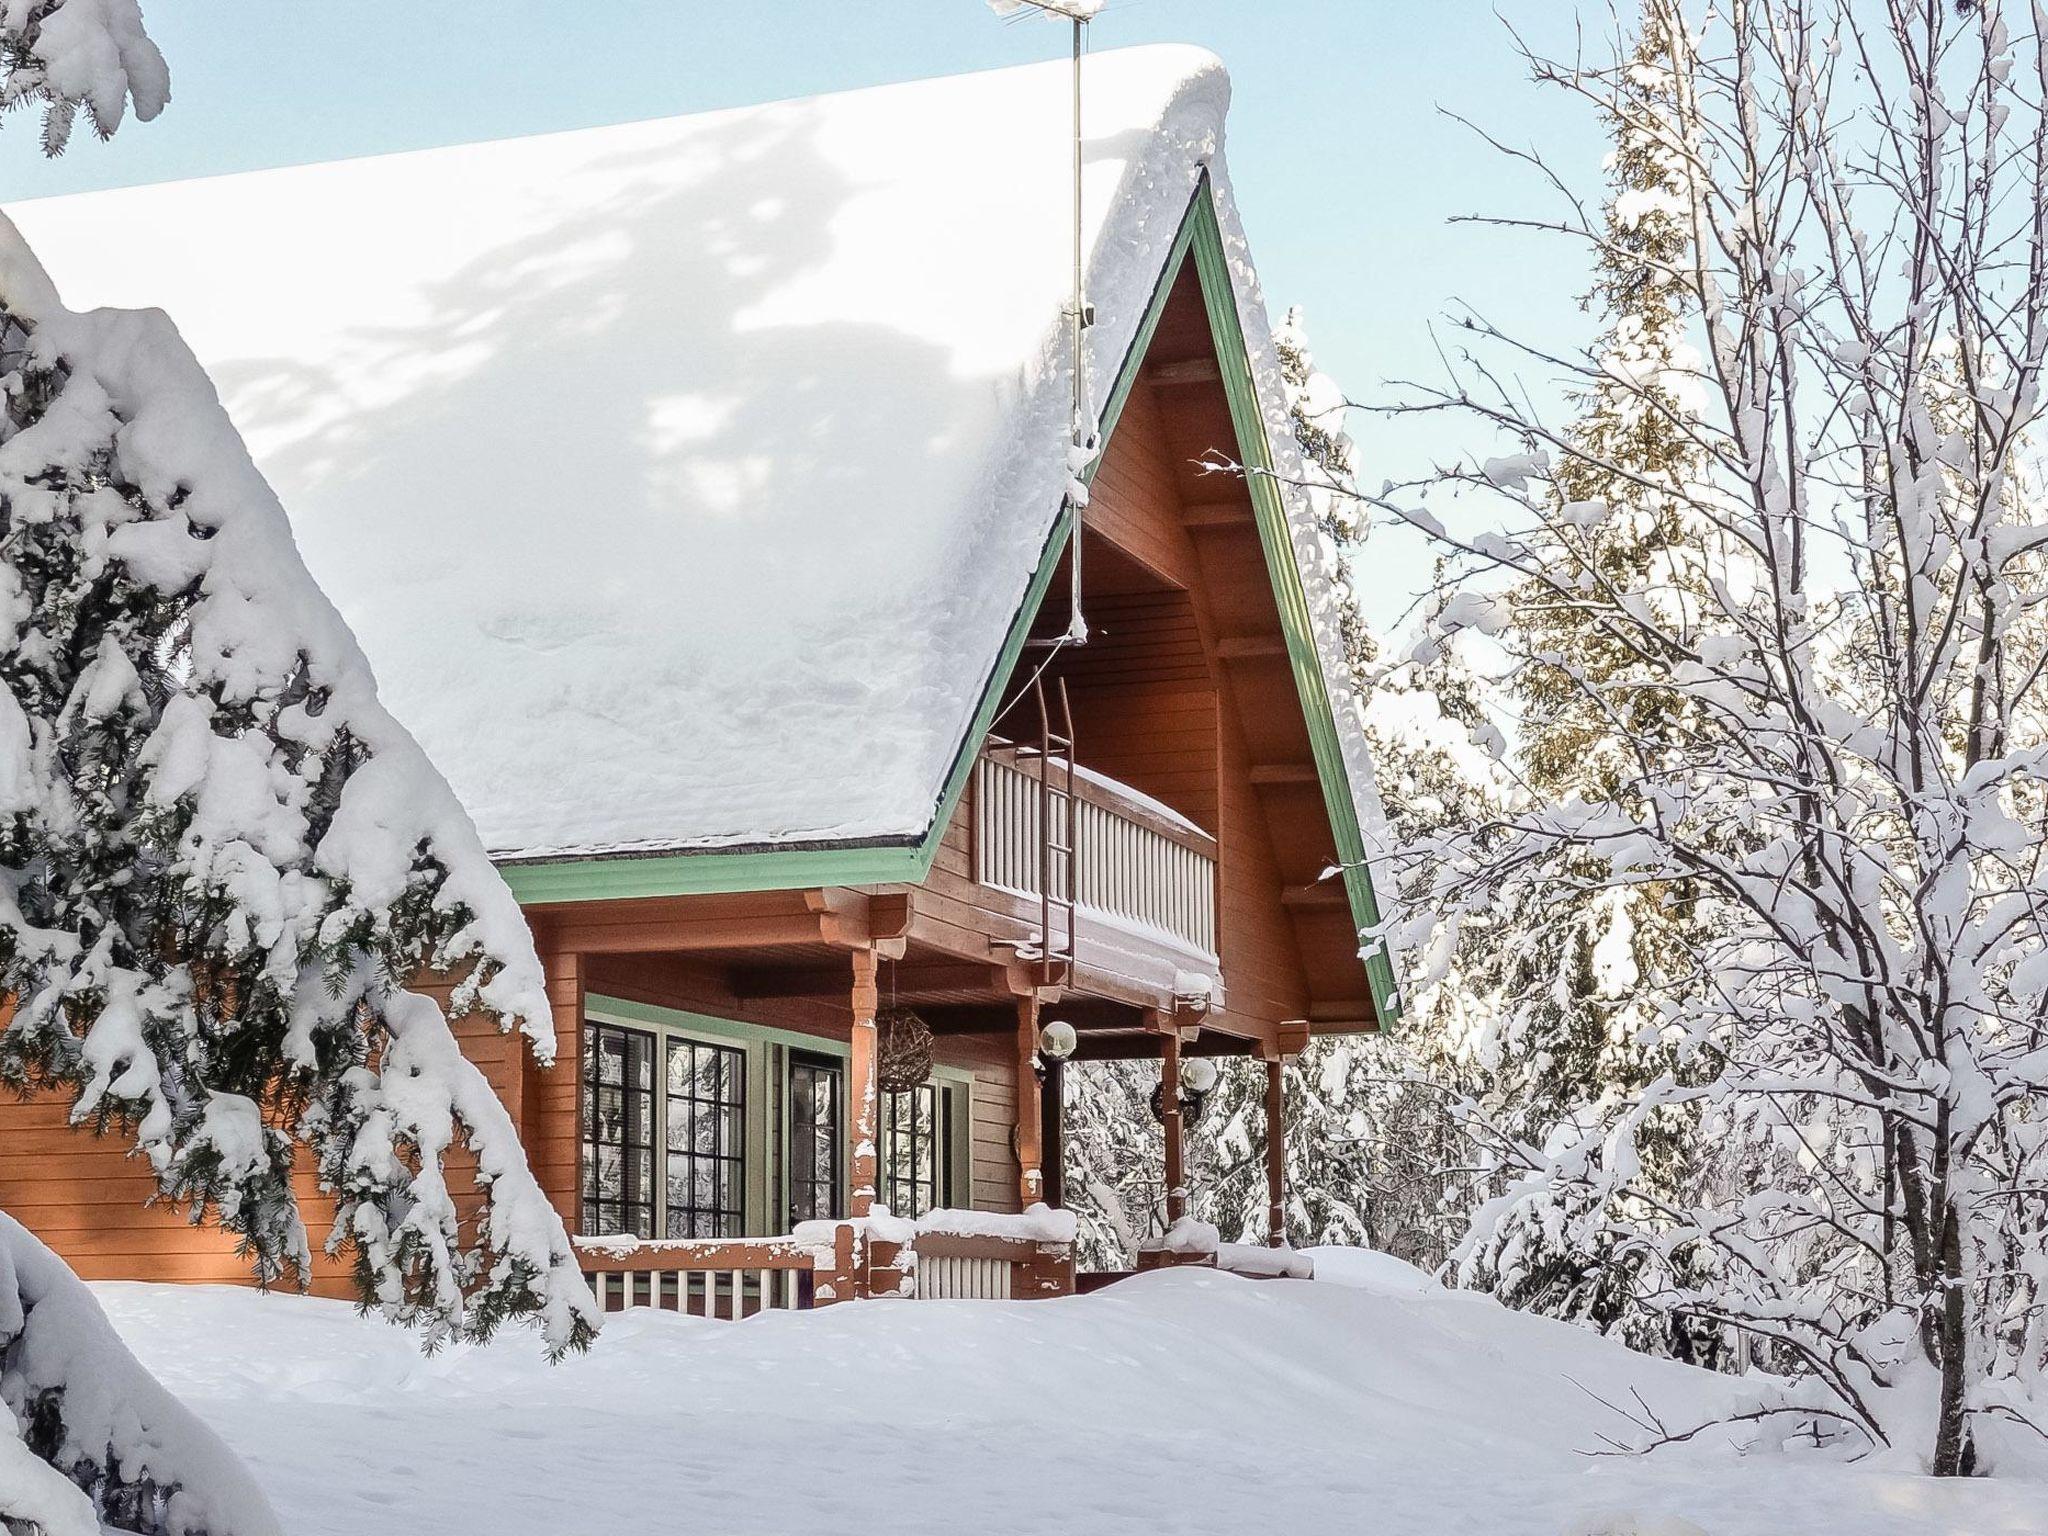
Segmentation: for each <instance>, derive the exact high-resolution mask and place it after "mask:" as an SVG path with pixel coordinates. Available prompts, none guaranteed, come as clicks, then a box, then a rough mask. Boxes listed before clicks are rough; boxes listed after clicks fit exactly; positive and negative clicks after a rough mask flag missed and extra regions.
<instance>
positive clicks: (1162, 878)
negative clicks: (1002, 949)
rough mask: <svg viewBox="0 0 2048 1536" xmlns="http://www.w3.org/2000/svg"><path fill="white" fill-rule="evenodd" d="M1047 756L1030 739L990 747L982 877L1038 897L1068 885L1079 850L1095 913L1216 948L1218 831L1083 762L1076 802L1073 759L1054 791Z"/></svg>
mask: <svg viewBox="0 0 2048 1536" xmlns="http://www.w3.org/2000/svg"><path fill="white" fill-rule="evenodd" d="M1042 763H1043V759H1042V758H1041V757H1040V756H1039V755H1038V753H1036V752H1035V751H1033V750H1032V749H1031V748H1029V747H1014V746H1008V745H996V746H991V747H989V748H988V749H987V750H986V751H985V752H984V753H983V754H982V756H981V759H980V761H979V763H978V764H977V767H976V771H975V786H974V848H975V878H976V879H977V880H978V881H980V882H981V883H982V884H983V885H987V886H993V887H995V888H997V889H999V890H1005V891H1011V892H1015V893H1016V894H1018V895H1022V896H1033V897H1035V896H1039V895H1040V894H1041V893H1042V892H1043V891H1044V890H1045V886H1044V884H1043V882H1045V881H1046V880H1048V879H1049V880H1051V881H1052V882H1053V889H1054V891H1055V892H1063V891H1064V890H1065V889H1066V881H1067V867H1066V860H1068V859H1070V858H1071V859H1072V860H1073V861H1074V868H1073V894H1074V899H1075V901H1076V903H1077V904H1078V905H1079V906H1080V907H1081V908H1082V910H1083V911H1085V912H1086V913H1087V914H1088V915H1090V916H1091V917H1095V918H1098V919H1100V918H1108V919H1109V920H1111V921H1112V922H1119V923H1122V924H1124V925H1127V926H1131V927H1135V928H1138V929H1141V930H1142V929H1150V930H1153V931H1155V932H1158V933H1162V934H1164V935H1166V936H1168V937H1169V938H1171V939H1173V940H1175V941H1177V942H1178V943H1179V944H1181V945H1182V946H1184V947H1185V948H1187V949H1189V950H1192V951H1194V952H1196V953H1198V954H1202V955H1210V956H1213V955H1214V954H1215V953H1216V839H1215V838H1213V837H1211V836H1210V835H1209V834H1208V833H1206V832H1204V831H1202V830H1201V829H1200V828H1198V827H1196V826H1195V825H1194V824H1193V823H1191V822H1189V821H1187V820H1186V819H1185V818H1184V817H1182V816H1180V815H1178V814H1177V813H1176V812H1174V811H1172V810H1170V809H1168V808H1167V807H1166V806H1163V805H1161V804H1160V803H1159V802H1158V801H1156V800H1152V799H1149V798H1147V797H1146V796H1144V795H1141V794H1139V793H1137V791H1135V790H1132V789H1129V788H1127V787H1126V786H1124V785H1122V784H1119V783H1117V782H1116V781H1115V780H1114V779H1110V778H1107V777H1105V776H1103V775H1101V774H1098V773H1093V772H1090V771H1089V770H1088V769H1085V768H1079V767H1077V768H1075V769H1074V775H1073V792H1072V798H1071V801H1070V800H1069V798H1068V796H1067V794H1066V793H1065V788H1066V770H1065V767H1064V765H1061V764H1055V765H1054V767H1053V769H1052V776H1053V778H1054V779H1055V781H1056V785H1055V790H1054V792H1052V793H1048V792H1047V786H1046V785H1045V784H1044V783H1043V782H1042V781H1041V771H1040V770H1041V765H1042ZM1048 815H1050V817H1051V818H1052V822H1053V824H1052V826H1051V828H1050V831H1051V833H1052V836H1051V837H1047V836H1046V832H1047V830H1048V828H1047V827H1046V825H1045V822H1046V818H1047V816H1048ZM1069 817H1071V818H1072V822H1073V824H1072V825H1071V826H1069V825H1068V824H1067V818H1069ZM1068 848H1071V849H1072V852H1071V853H1069V852H1068V851H1067V849H1068Z"/></svg>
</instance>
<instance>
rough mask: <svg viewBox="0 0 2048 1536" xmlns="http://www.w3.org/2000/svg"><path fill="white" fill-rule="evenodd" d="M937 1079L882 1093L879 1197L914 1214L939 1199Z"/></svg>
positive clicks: (942, 1148)
mask: <svg viewBox="0 0 2048 1536" xmlns="http://www.w3.org/2000/svg"><path fill="white" fill-rule="evenodd" d="M943 1108H944V1106H943V1101H942V1100H941V1098H940V1095H939V1090H938V1087H937V1085H935V1084H932V1083H923V1084H920V1085H919V1086H918V1087H916V1088H908V1089H904V1090H903V1091H901V1092H898V1093H885V1094H883V1095H882V1203H883V1204H884V1205H886V1206H888V1207H889V1213H890V1214H891V1215H892V1216H904V1217H910V1218H913V1219H914V1218H916V1217H919V1216H922V1215H924V1214H925V1213H926V1212H927V1211H930V1210H932V1209H934V1208H935V1207H937V1206H939V1205H941V1204H943V1203H944V1198H945V1189H944V1186H945V1176H946V1174H947V1172H948V1171H949V1170H948V1168H947V1158H946V1134H945V1128H944V1126H943V1125H942V1123H941V1117H942V1113H943Z"/></svg>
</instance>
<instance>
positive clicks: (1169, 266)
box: [502, 176, 1400, 1025]
mask: <svg viewBox="0 0 2048 1536" xmlns="http://www.w3.org/2000/svg"><path fill="white" fill-rule="evenodd" d="M1190 256H1192V257H1193V259H1194V263H1195V273H1196V277H1197V278H1198V280H1199V282H1200V287H1201V293H1202V304H1203V308H1204V310H1205V311H1206V312H1207V315H1208V320H1209V333H1210V337H1211V339H1212V341H1213V342H1214V345H1215V348H1216V355H1217V358H1218V362H1219V365H1220V369H1221V372H1222V376H1223V388H1224V393H1225V395H1226V396H1227V398H1228V400H1229V404H1230V417H1231V425H1232V427H1233V429H1234V431H1235V432H1236V435H1237V440H1238V453H1239V456H1240V457H1241V458H1242V459H1243V461H1244V464H1245V468H1246V469H1247V470H1248V471H1249V474H1248V476H1247V479H1248V482H1249V489H1250V493H1251V498H1252V507H1253V513H1254V518H1255V521H1256V523H1257V526H1258V530H1259V544H1260V547H1261V549H1262V550H1263V551H1264V554H1265V559H1266V570H1267V574H1268V576H1269V577H1270V578H1271V580H1272V583H1273V598H1274V602H1275V603H1276V605H1277V606H1278V608H1279V613H1280V627H1281V631H1282V632H1283V634H1284V635H1285V636H1286V643H1287V657H1288V664H1289V666H1290V667H1291V669H1292V670H1293V673H1294V681H1295V688H1296V691H1297V692H1298V694H1299V695H1300V698H1301V705H1302V714H1303V717H1304V718H1305V720H1306V721H1307V724H1308V732H1309V741H1310V745H1311V749H1312V752H1313V755H1314V759H1315V765H1316V777H1317V780H1318V782H1319V783H1320V784H1321V786H1322V791H1323V803H1324V807H1325V809H1326V810H1327V812H1328V814H1329V818H1330V827H1331V830H1332V832H1333V833H1334V834H1335V838H1336V843H1337V855H1338V860H1339V863H1340V864H1341V865H1342V866H1343V877H1344V890H1345V895H1346V897H1347V898H1348V900H1349V902H1350V905H1351V915H1352V919H1353V921H1354V922H1356V923H1357V924H1358V926H1359V927H1360V928H1367V927H1371V926H1372V925H1374V924H1376V923H1378V922H1379V919H1380V912H1379V902H1378V900H1377V898H1376V897H1375V895H1374V892H1373V888H1372V876H1371V874H1370V872H1369V871H1368V870H1367V868H1366V863H1365V839H1364V837H1363V835H1362V833H1361V830H1360V828H1359V824H1358V813H1357V808H1356V804H1355V802H1354V801H1353V799H1352V795H1351V785H1350V776H1349V774H1348V773H1347V771H1346V769H1345V767H1344V756H1343V751H1342V748H1341V747H1340V746H1339V745H1338V740H1337V725H1336V717H1335V712H1334V710H1333V707H1332V704H1331V700H1330V693H1329V687H1328V684H1327V682H1326V680H1325V679H1324V676H1323V669H1322V662H1321V658H1320V657H1319V656H1318V654H1317V651H1316V644H1315V630H1314V626H1313V624H1312V622H1311V620H1310V615H1309V608H1308V595H1307V592H1306V590H1305V589H1304V588H1303V586H1302V581H1301V571H1300V569H1299V568H1298V567H1297V566H1296V564H1295V559H1294V541H1293V536H1292V533H1291V531H1290V529H1289V528H1288V524H1287V511H1286V507H1285V506H1284V505H1283V503H1282V501H1281V498H1280V491H1279V487H1278V485H1277V484H1276V483H1275V481H1274V478H1273V473H1272V471H1273V455H1272V448H1271V445H1270V443H1269V442H1268V440H1267V437H1266V421H1265V416H1264V413H1263V412H1262V411H1261V409H1260V406H1259V401H1258V394H1257V391H1256V388H1255V387H1254V384H1253V381H1252V371H1251V358H1250V354H1249V353H1248V352H1247V350H1246V348H1245V340H1244V331H1243V328H1242V326H1241V325H1240V324H1239V321H1238V315H1237V299H1236V295H1235V292H1234V290H1233V288H1232V286H1231V282H1230V263H1229V259H1228V257H1227V256H1226V255H1225V254H1224V250H1223V234H1222V230H1221V229H1220V227H1219V226H1218V225H1217V222H1216V207H1215V199H1214V197H1213V195H1212V193H1211V191H1210V187H1209V182H1208V178H1207V177H1206V176H1204V178H1203V179H1202V182H1201V185H1200V186H1199V187H1197V188H1196V191H1195V195H1194V197H1193V199H1192V200H1191V201H1190V203H1189V204H1188V211H1187V213H1186V215H1185V216H1184V217H1183V218H1182V220H1181V225H1180V229H1179V231H1178V232H1177V233H1176V235H1175V237H1174V242H1173V246H1172V249H1171V250H1170V251H1169V252H1168V254H1167V258H1166V260H1165V262H1164V264H1163V265H1162V267H1161V271H1160V277H1159V282H1158V285H1157V287H1156V288H1155V289H1154V290H1153V294H1152V299H1151V302H1150V303H1149V304H1148V305H1147V307H1146V311H1145V315H1144V318H1143V320H1142V321H1141V322H1140V323H1139V326H1138V330H1137V334H1136V335H1135V337H1134V338H1133V339H1132V342H1131V347H1130V350H1129V351H1128V352H1127V353H1126V354H1125V355H1124V360H1123V363H1122V365H1121V366H1120V367H1119V368H1118V370H1117V377H1116V382H1115V383H1114V385H1113V386H1112V387H1111V389H1110V392H1109V397H1108V399H1107V401H1106V402H1105V404H1104V406H1103V412H1102V438H1103V442H1104V444H1105V446H1106V445H1107V443H1108V441H1109V438H1110V436H1111V434H1113V433H1114V432H1115V430H1116V424H1117V422H1118V421H1119V420H1120V419H1121V418H1122V415H1123V409H1124V406H1125V404H1126V402H1128V400H1129V399H1130V395H1131V390H1132V389H1133V388H1134V387H1135V386H1136V384H1137V378H1138V369H1139V366H1140V365H1141V364H1142V363H1143V361H1144V358H1145V353H1146V351H1147V349H1148V348H1149V347H1150V345H1151V342H1152V337H1153V335H1154V333H1155V332H1157V330H1158V328H1159V321H1160V317H1161V316H1162V315H1163V314H1164V313H1165V310H1166V300H1167V295H1168V294H1169V293H1170V292H1171V291H1172V288H1173V283H1174V280H1175V279H1176V278H1177V277H1178V276H1179V275H1180V270H1181V266H1182V263H1183V262H1184V261H1186V260H1187V259H1188V258H1189V257H1190ZM1101 462H1102V459H1101V456H1100V455H1098V456H1097V458H1096V461H1095V464H1094V465H1091V466H1090V467H1089V469H1088V471H1087V478H1088V479H1090V480H1092V479H1093V478H1094V475H1095V468H1096V466H1097V465H1100V463H1101ZM1073 532H1074V516H1073V513H1072V511H1071V510H1067V511H1063V512H1062V513H1061V515H1060V517H1059V519H1058V520H1057V522H1056V524H1055V526H1054V528H1053V530H1052V532H1051V534H1050V535H1049V536H1048V537H1047V539H1046V543H1045V548H1044V550H1043V552H1042V553H1041V554H1040V556H1039V561H1038V568H1037V569H1036V571H1034V572H1033V574H1032V578H1031V583H1030V586H1029V587H1028V588H1027V590H1026V592H1025V594H1024V600H1023V602H1022V603H1021V604H1020V605H1019V607H1018V609H1017V612H1016V614H1015V616H1014V617H1013V618H1012V619H1011V621H1010V629H1009V633H1008V634H1007V635H1006V636H1005V638H1004V641H1003V649H1002V653H1001V655H1000V656H999V657H998V659H997V661H996V665H995V667H994V669H993V670H992V671H991V672H990V674H989V676H988V677H987V679H986V680H985V681H984V683H983V686H982V696H981V701H980V703H979V704H978V705H977V706H976V709H975V714H974V720H973V723H972V725H971V727H970V729H969V730H968V732H967V734H966V736H965V738H964V739H963V741H962V742H961V745H960V748H959V751H958V753H957V754H956V756H955V758H954V761H953V765H952V768H951V770H950V771H949V772H948V774H947V776H946V785H945V789H944V792H943V793H942V794H941V795H940V797H939V801H938V805H937V807H936V810H935V813H934V815H933V817H932V821H931V823H930V825H929V826H928V827H927V828H926V830H925V833H924V836H923V837H922V838H921V839H920V840H919V841H918V842H917V843H916V844H915V845H914V846H913V845H910V844H907V843H906V844H901V845H897V846H893V847H874V846H868V847H839V848H802V847H792V848H777V849H768V850H751V849H750V850H745V851H733V852H725V851H720V850H717V849H706V850H702V851H697V852H691V853H678V854H660V855H653V856H638V857H636V856H626V855H612V856H609V857H605V858H588V859H559V860H548V861H542V862H533V863H512V864H506V865H504V866H502V870H503V873H504V876H505V879H506V882H507V883H508V884H509V885H510V886H511V887H512V893H513V895H515V896H517V897H518V898H519V900H520V901H522V902H528V903H534V902H554V901H602V900H617V899H622V898H626V897H634V896H686V895H709V894H713V893H717V892H728V891H766V890H791V889H797V888H809V887H814V886H834V885H896V884H902V885H919V884H922V883H923V882H924V880H925V878H926V877H927V876H928V875H929V874H930V873H931V867H932V861H933V859H934V858H935V857H936V856H937V854H938V849H939V840H940V839H941V838H942V837H943V836H944V835H945V830H946V826H947V824H948V823H949V822H950V821H951V820H952V818H953V813H954V811H955V810H956V809H957V808H958V807H959V804H960V797H961V796H962V795H963V794H964V793H965V792H966V789H967V778H968V775H969V774H970V773H971V772H972V771H973V768H974V759H975V757H976V755H977V752H978V749H979V745H980V743H981V741H982V740H983V738H984V737H986V736H987V734H988V732H989V730H990V728H991V727H992V726H993V725H994V723H995V715H996V710H997V708H998V707H999V706H1000V704H1001V702H1002V684H1003V681H1004V679H1006V678H1008V677H1009V676H1010V675H1011V674H1012V673H1013V672H1014V671H1015V670H1016V666H1017V661H1018V658H1019V657H1020V656H1022V655H1023V653H1024V645H1025V641H1026V640H1027V639H1028V638H1029V636H1030V632H1031V625H1032V621H1033V620H1034V619H1035V618H1036V617H1037V615H1038V610H1039V607H1040V605H1041V604H1042V603H1043V602H1044V600H1045V594H1046V592H1047V591H1048V590H1049V589H1050V588H1051V586H1052V578H1053V574H1054V571H1055V570H1056V568H1057V567H1058V565H1059V561H1060V557H1061V555H1063V554H1064V553H1065V552H1066V547H1067V543H1068V541H1069V540H1070V539H1071V538H1072V537H1073ZM1365 968H1366V976H1367V980H1368V983H1369V985H1370V986H1371V989H1372V998H1373V1006H1374V1008H1375V1010H1376V1011H1377V1012H1378V1015H1379V1019H1380V1022H1381V1023H1382V1024H1383V1025H1386V1024H1391V1023H1393V1022H1394V1020H1395V1019H1396V1018H1397V1017H1398V1015H1399V1012H1400V997H1399V989H1398V987H1397V985H1396V983H1395V980H1394V971H1393V967H1392V965H1391V964H1390V963H1389V962H1388V959H1387V956H1386V955H1385V954H1384V953H1383V952H1380V953H1375V954H1373V955H1372V956H1371V957H1370V958H1369V959H1368V960H1367V961H1366V963H1365Z"/></svg>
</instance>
